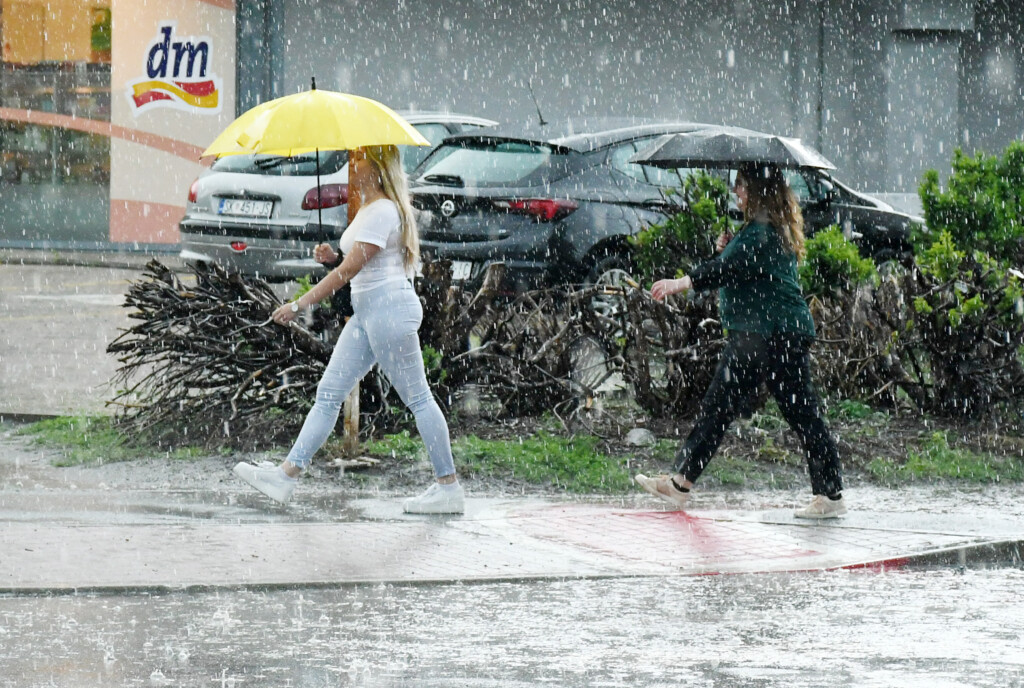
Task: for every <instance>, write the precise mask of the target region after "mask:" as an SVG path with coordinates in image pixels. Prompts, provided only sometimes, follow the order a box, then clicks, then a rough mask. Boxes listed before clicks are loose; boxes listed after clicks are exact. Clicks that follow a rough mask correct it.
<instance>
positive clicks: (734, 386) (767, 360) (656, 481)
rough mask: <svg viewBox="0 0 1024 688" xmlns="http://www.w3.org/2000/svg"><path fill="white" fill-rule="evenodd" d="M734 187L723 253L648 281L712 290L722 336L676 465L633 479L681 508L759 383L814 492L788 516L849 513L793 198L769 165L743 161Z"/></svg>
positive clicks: (657, 287)
mask: <svg viewBox="0 0 1024 688" xmlns="http://www.w3.org/2000/svg"><path fill="white" fill-rule="evenodd" d="M733 193H735V194H736V199H737V205H738V207H739V209H740V210H741V211H742V212H743V216H744V220H745V223H744V225H743V227H742V228H741V229H740V230H739V231H738V232H737V233H736V236H735V237H729V236H727V235H726V236H723V237H720V238H719V241H718V250H719V251H720V255H719V256H718V257H717V258H715V259H714V260H711V261H708V262H706V263H704V264H702V265H700V266H698V267H697V268H696V269H695V270H693V272H691V273H690V274H689V275H686V276H684V277H682V278H680V279H674V280H672V279H669V280H661V281H659V282H655V283H654V286H653V287H652V288H651V296H653V297H654V298H655V299H657V300H659V301H660V300H662V299H664V298H665V297H666V296H668V295H669V294H675V293H677V292H681V291H686V290H689V289H696V290H698V291H703V290H708V289H719V310H720V314H721V318H722V327H723V329H724V330H725V331H726V334H727V338H726V347H725V351H724V352H723V353H722V359H721V361H720V362H719V364H718V369H717V370H716V371H715V375H714V378H713V379H712V381H711V386H710V387H709V388H708V391H707V393H706V394H705V395H704V400H703V402H702V404H701V409H700V412H699V414H698V416H697V420H696V423H695V424H694V426H693V430H692V431H691V432H690V434H689V436H688V437H687V438H686V440H685V441H684V442H683V445H682V447H681V448H680V449H679V453H678V455H677V456H676V463H675V474H673V475H660V476H654V477H647V476H645V475H642V474H639V475H637V476H636V481H637V483H638V484H639V485H640V486H641V487H643V488H644V489H645V490H647V491H648V492H650V493H651V494H653V495H655V496H657V497H660V498H662V499H664V500H666V501H668V502H670V503H672V504H674V505H675V506H677V507H683V506H684V505H685V504H686V502H687V499H688V498H689V496H690V490H691V489H692V488H693V484H694V483H695V482H696V481H697V478H698V477H699V476H700V474H701V472H702V471H703V470H704V468H705V466H707V464H708V462H710V461H711V458H712V457H713V456H714V454H715V452H716V451H717V450H718V445H719V444H720V443H721V441H722V437H723V436H724V435H725V431H726V430H727V429H728V428H729V425H730V424H731V423H732V421H733V420H735V418H736V416H737V415H739V413H740V411H741V409H742V408H743V407H744V406H745V402H746V400H747V399H748V398H749V397H750V395H751V394H754V393H756V391H757V388H758V387H759V386H760V385H761V383H763V382H765V383H767V384H768V389H769V390H770V391H771V393H772V396H774V397H775V400H776V401H777V402H778V404H779V409H780V410H781V411H782V415H783V417H785V419H786V422H788V423H789V425H790V427H791V428H793V430H794V431H795V432H796V433H797V435H798V436H799V437H800V440H801V442H802V443H803V447H804V452H805V454H806V456H807V466H808V472H809V473H810V478H811V490H812V492H813V495H814V498H813V500H812V501H811V503H810V505H809V506H807V507H806V508H804V509H800V510H798V511H797V512H796V514H795V515H796V516H797V517H800V518H834V517H837V516H840V515H842V514H844V513H846V505H845V503H844V502H843V495H842V489H843V484H842V476H841V468H840V465H839V452H838V451H837V449H836V444H835V441H834V440H833V438H832V436H831V434H830V433H829V430H828V427H827V426H826V425H825V421H824V420H823V419H822V417H821V413H820V412H819V409H818V398H817V395H816V394H815V392H814V388H813V386H812V383H811V371H810V355H809V353H808V352H809V350H810V346H811V343H812V342H813V341H814V321H813V320H812V318H811V312H810V309H808V307H807V303H806V302H805V301H804V299H803V296H802V295H801V293H800V283H799V281H798V279H797V260H798V259H799V258H801V257H803V253H804V234H803V216H802V215H801V213H800V206H799V205H798V204H797V200H796V196H795V195H794V194H793V192H792V190H791V189H790V188H789V186H788V184H786V179H785V177H784V176H783V174H782V171H781V170H780V169H779V168H778V167H776V166H774V165H761V166H755V165H750V166H746V167H744V168H742V169H741V170H740V171H739V172H738V173H737V175H736V183H735V185H734V187H733Z"/></svg>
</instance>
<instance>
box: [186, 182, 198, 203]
mask: <svg viewBox="0 0 1024 688" xmlns="http://www.w3.org/2000/svg"><path fill="white" fill-rule="evenodd" d="M198 197H199V179H198V178H196V180H195V181H194V182H192V186H190V187H188V202H189V203H195V202H196V199H197V198H198Z"/></svg>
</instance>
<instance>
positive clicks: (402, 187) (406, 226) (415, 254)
mask: <svg viewBox="0 0 1024 688" xmlns="http://www.w3.org/2000/svg"><path fill="white" fill-rule="evenodd" d="M363 150H364V151H366V157H367V159H369V160H372V161H373V164H374V165H376V166H377V170H379V171H380V183H381V186H382V187H383V188H384V195H385V196H387V197H388V198H390V199H391V200H392V201H394V202H395V205H397V206H398V215H399V217H400V218H401V220H402V248H403V256H402V260H403V262H404V263H405V267H406V268H410V267H414V266H415V265H416V263H418V262H419V259H420V233H419V231H418V230H417V228H416V216H415V215H414V214H413V210H412V202H411V201H410V200H409V184H408V182H407V181H406V177H405V170H403V169H402V158H401V156H400V154H399V152H398V146H392V145H387V146H365V147H364V148H363Z"/></svg>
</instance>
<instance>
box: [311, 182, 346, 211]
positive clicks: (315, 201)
mask: <svg viewBox="0 0 1024 688" xmlns="http://www.w3.org/2000/svg"><path fill="white" fill-rule="evenodd" d="M345 203H348V184H324V185H323V186H321V187H320V196H319V198H318V197H317V193H316V187H315V186H314V187H313V188H312V189H310V190H309V191H307V192H306V197H305V198H303V199H302V209H303V210H316V209H317V208H333V207H335V206H339V205H344V204H345Z"/></svg>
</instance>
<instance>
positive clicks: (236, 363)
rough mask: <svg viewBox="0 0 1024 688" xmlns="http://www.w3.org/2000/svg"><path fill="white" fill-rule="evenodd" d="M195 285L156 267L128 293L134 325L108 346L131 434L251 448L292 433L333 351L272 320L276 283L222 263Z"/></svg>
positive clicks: (198, 275)
mask: <svg viewBox="0 0 1024 688" xmlns="http://www.w3.org/2000/svg"><path fill="white" fill-rule="evenodd" d="M193 274H194V276H195V281H196V283H195V285H194V286H192V285H186V284H184V283H183V282H182V281H181V280H180V279H179V278H178V277H177V275H175V274H174V273H173V272H171V270H169V269H168V268H167V267H165V266H164V265H162V264H161V263H159V262H158V261H155V260H154V261H151V262H150V263H149V264H147V265H146V268H145V270H144V271H143V274H142V278H141V279H139V280H138V281H136V282H134V283H133V284H132V286H131V287H130V288H129V290H128V294H127V296H126V297H125V306H126V307H127V308H129V309H130V313H129V316H128V317H129V318H130V319H132V320H134V321H136V322H135V324H133V325H132V326H131V327H129V328H128V329H127V330H124V331H123V332H122V333H121V334H120V335H119V336H118V337H117V339H115V340H114V341H113V342H111V344H110V345H109V346H108V347H107V352H108V353H110V354H112V355H114V356H116V357H117V360H118V362H119V363H120V367H119V368H118V370H117V372H116V374H115V377H114V380H113V385H114V387H115V389H117V390H118V391H117V393H116V396H115V397H114V399H113V400H112V401H111V402H110V403H111V404H114V405H116V406H118V407H119V409H120V412H119V413H118V416H117V418H118V420H119V422H120V423H121V424H122V425H123V426H124V428H125V430H126V431H127V433H128V435H129V436H143V435H144V436H147V437H151V438H155V439H157V441H158V442H160V443H161V444H162V445H175V444H181V443H188V444H196V445H206V446H213V445H219V444H228V445H232V446H239V447H246V446H256V445H259V444H262V443H265V442H273V441H275V440H279V439H281V438H282V437H283V436H285V435H286V434H290V433H291V432H293V431H294V426H293V425H290V424H289V423H287V422H281V421H282V419H290V418H299V419H300V420H301V418H302V416H303V415H304V412H305V410H306V409H308V408H309V406H310V403H311V400H312V399H313V397H314V395H315V390H316V385H317V382H318V381H319V379H320V376H321V375H322V373H323V371H324V368H325V367H326V365H327V362H328V361H329V360H330V355H331V348H330V347H329V346H328V345H327V344H325V343H324V342H323V341H321V340H320V338H319V337H317V336H316V335H315V334H314V333H312V332H310V331H309V330H307V329H305V328H304V327H302V326H300V325H297V324H294V323H293V324H292V325H290V326H288V327H281V326H279V325H276V324H274V323H273V322H272V321H271V320H270V314H271V313H272V312H273V310H274V309H275V308H276V307H277V306H279V305H280V303H281V302H280V300H279V299H278V298H277V297H276V296H275V294H274V293H273V291H272V290H271V289H270V287H269V286H268V285H267V284H266V283H265V282H263V281H260V280H248V279H244V278H242V277H240V276H239V275H237V274H230V273H227V272H225V271H224V270H223V269H221V268H219V267H217V266H210V267H203V266H200V267H197V268H195V269H194V273H193Z"/></svg>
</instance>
